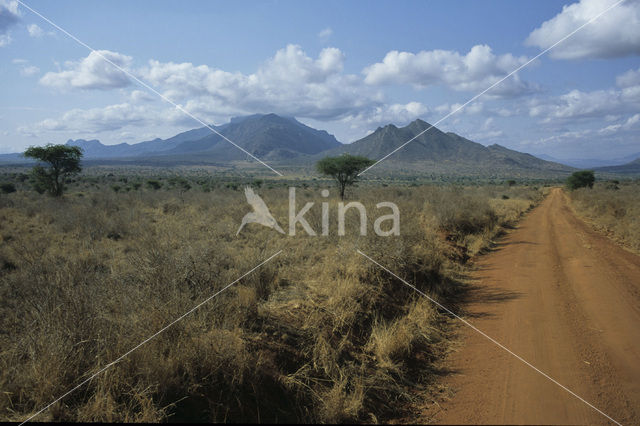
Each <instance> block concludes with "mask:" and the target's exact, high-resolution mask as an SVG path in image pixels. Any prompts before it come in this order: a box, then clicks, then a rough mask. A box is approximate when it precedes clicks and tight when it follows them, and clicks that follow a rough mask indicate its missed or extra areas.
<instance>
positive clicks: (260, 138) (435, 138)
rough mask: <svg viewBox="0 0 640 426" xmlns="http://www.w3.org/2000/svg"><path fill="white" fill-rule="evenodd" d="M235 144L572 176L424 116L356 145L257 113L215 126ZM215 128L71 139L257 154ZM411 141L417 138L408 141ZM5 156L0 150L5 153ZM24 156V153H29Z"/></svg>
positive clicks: (150, 150) (135, 153)
mask: <svg viewBox="0 0 640 426" xmlns="http://www.w3.org/2000/svg"><path fill="white" fill-rule="evenodd" d="M211 127H212V128H213V129H214V130H215V131H216V132H218V133H220V134H222V135H224V136H225V137H226V138H228V139H229V140H231V141H233V143H234V144H236V145H238V146H239V147H242V148H243V149H244V150H246V151H247V152H249V153H251V154H252V155H254V156H255V157H257V158H260V159H261V160H263V161H267V162H269V163H270V164H273V165H278V166H280V167H287V166H291V167H296V168H298V169H301V170H306V172H305V173H308V172H310V171H312V170H313V169H314V165H315V162H316V161H317V160H319V159H320V158H323V157H326V156H332V155H340V154H343V153H349V154H353V155H363V156H366V157H368V158H371V159H373V160H378V159H381V158H384V157H385V156H387V155H388V154H390V153H391V152H394V150H396V149H397V148H399V147H401V146H402V149H398V150H397V152H394V154H392V155H390V156H389V157H388V158H386V159H385V161H383V162H381V163H380V165H379V166H376V170H378V169H379V170H381V171H386V172H389V171H391V172H397V173H404V172H408V173H414V174H429V173H436V174H451V175H477V174H483V175H495V174H496V173H502V174H509V175H513V176H520V175H522V176H525V175H533V174H537V175H540V174H550V175H566V174H568V173H569V172H571V171H573V170H575V169H574V168H572V167H569V166H566V165H563V164H559V163H555V162H549V161H545V160H543V159H540V158H538V157H535V156H533V155H531V154H527V153H522V152H518V151H515V150H511V149H509V148H506V147H504V146H501V145H497V144H494V145H490V146H484V145H482V144H480V143H477V142H474V141H471V140H469V139H467V138H465V137H463V136H460V135H457V134H455V133H453V132H448V133H445V132H443V131H441V130H440V129H438V128H436V127H432V126H431V125H430V124H429V123H427V122H426V121H424V120H421V119H417V120H414V121H412V122H411V123H409V124H407V125H406V126H404V127H398V126H396V125H395V124H387V125H385V126H381V127H378V128H377V129H376V130H375V131H374V132H373V133H371V134H369V135H367V136H365V137H363V138H361V139H359V140H357V141H355V142H352V143H350V144H341V143H340V142H339V141H338V140H337V139H336V138H335V137H334V136H333V135H331V134H329V133H327V132H326V131H324V130H317V129H313V128H311V127H309V126H307V125H305V124H303V123H301V122H299V121H298V120H296V119H295V118H294V117H283V116H279V115H276V114H254V115H249V116H242V117H234V118H232V119H231V120H230V121H229V122H228V123H225V124H222V125H220V126H211ZM216 132H213V131H212V130H211V129H209V128H208V127H201V128H196V129H191V130H188V131H185V132H182V133H178V134H177V135H175V136H172V137H170V138H167V139H160V138H156V139H152V140H148V141H143V142H140V143H136V144H127V143H121V144H117V145H104V144H102V143H101V142H100V141H98V140H96V139H91V140H84V139H77V140H71V139H70V140H69V141H67V144H68V145H78V146H80V147H81V148H83V150H84V151H85V158H84V160H85V161H88V162H89V163H90V164H100V162H104V163H106V162H108V163H109V164H118V163H122V164H145V165H153V164H157V165H158V166H165V167H166V166H172V165H207V164H208V165H216V166H224V165H228V166H229V167H233V166H234V165H235V164H244V163H246V161H247V160H250V161H253V160H252V159H251V158H250V156H249V155H247V154H246V153H245V152H243V151H242V150H240V149H238V147H236V146H234V145H233V144H232V143H229V142H228V141H225V140H224V138H223V137H222V136H221V135H220V134H218V133H216ZM408 141H411V142H409V143H407V142H408ZM1 158H2V156H0V159H1ZM23 162H24V159H23Z"/></svg>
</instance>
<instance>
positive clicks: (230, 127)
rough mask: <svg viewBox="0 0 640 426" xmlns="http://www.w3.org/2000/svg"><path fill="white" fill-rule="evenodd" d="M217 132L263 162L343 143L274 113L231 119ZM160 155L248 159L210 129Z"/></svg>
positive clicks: (329, 147)
mask: <svg viewBox="0 0 640 426" xmlns="http://www.w3.org/2000/svg"><path fill="white" fill-rule="evenodd" d="M219 132H220V133H221V134H222V135H224V136H225V137H226V138H228V139H229V140H231V141H233V142H234V143H235V144H237V145H238V146H240V147H242V148H243V149H244V150H246V151H248V152H250V153H251V154H253V155H255V156H256V157H258V158H260V159H261V160H265V161H266V160H276V161H277V160H287V159H290V158H294V157H298V156H300V155H313V154H317V153H319V152H322V151H326V150H328V149H331V148H336V147H339V146H341V145H342V144H341V143H340V142H338V141H337V140H336V138H335V137H334V136H333V135H330V134H329V133H327V132H326V131H324V130H316V129H313V128H311V127H309V126H306V125H304V124H302V123H300V122H299V121H298V120H296V119H295V118H293V117H281V116H278V115H276V114H266V115H261V114H258V115H252V116H248V117H242V118H240V119H235V120H231V122H230V123H228V124H227V125H225V126H224V128H221V129H220V130H219ZM161 154H162V155H170V156H172V157H174V158H177V159H180V158H189V157H193V155H194V154H197V155H198V157H200V158H202V157H208V158H215V159H217V160H218V161H221V160H222V161H239V160H244V159H246V158H247V155H246V154H245V153H244V152H242V151H241V150H239V149H238V148H237V147H235V146H233V144H231V143H230V142H228V141H226V140H224V139H223V138H222V137H221V136H220V135H218V134H215V133H212V132H209V134H208V135H207V136H205V137H203V138H201V139H196V140H190V141H185V142H183V143H181V144H179V145H177V146H176V147H175V148H173V149H171V150H168V151H165V152H162V153H161Z"/></svg>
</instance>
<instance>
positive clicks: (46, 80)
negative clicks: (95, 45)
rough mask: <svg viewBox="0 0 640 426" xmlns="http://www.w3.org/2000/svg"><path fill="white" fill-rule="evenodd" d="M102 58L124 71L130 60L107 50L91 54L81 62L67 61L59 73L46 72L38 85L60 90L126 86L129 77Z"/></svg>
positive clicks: (102, 88)
mask: <svg viewBox="0 0 640 426" xmlns="http://www.w3.org/2000/svg"><path fill="white" fill-rule="evenodd" d="M103 57H104V58H106V59H108V60H109V61H111V62H113V63H114V64H116V65H118V66H120V67H122V68H124V69H126V68H127V67H129V65H130V64H131V60H132V58H131V57H130V56H126V55H123V54H121V53H117V52H111V51H109V50H100V51H95V52H91V53H90V54H89V56H87V57H86V58H84V59H82V60H81V61H76V62H73V61H68V62H66V63H65V67H66V68H67V69H66V70H64V71H60V72H48V73H46V74H45V75H44V76H43V77H42V78H41V79H40V84H42V85H44V86H49V87H54V88H56V89H61V90H69V89H98V90H106V89H114V88H120V87H125V86H128V85H129V84H130V83H131V81H130V80H129V77H128V76H127V75H126V74H125V73H124V72H122V71H120V70H119V69H117V68H116V67H114V66H113V65H112V64H110V63H109V62H107V61H105V60H104V59H103Z"/></svg>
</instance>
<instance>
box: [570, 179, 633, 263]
mask: <svg viewBox="0 0 640 426" xmlns="http://www.w3.org/2000/svg"><path fill="white" fill-rule="evenodd" d="M568 194H569V197H570V199H571V201H572V206H573V209H574V211H575V212H576V213H578V215H580V216H582V217H583V218H585V219H586V220H587V221H588V222H590V223H591V224H593V225H594V226H595V227H596V228H597V229H599V230H600V231H603V232H604V233H606V234H608V235H609V236H611V237H613V238H614V239H616V240H618V241H619V242H620V243H622V244H623V245H625V246H627V247H629V248H631V249H632V250H634V251H636V252H640V183H638V182H637V181H636V182H623V183H620V184H616V183H613V182H598V183H596V184H595V186H594V187H593V189H589V188H581V189H577V190H575V191H571V192H568Z"/></svg>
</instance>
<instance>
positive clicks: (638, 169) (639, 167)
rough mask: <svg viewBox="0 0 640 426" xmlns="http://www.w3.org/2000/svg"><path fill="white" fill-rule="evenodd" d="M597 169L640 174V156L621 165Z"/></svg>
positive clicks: (598, 169) (615, 172)
mask: <svg viewBox="0 0 640 426" xmlns="http://www.w3.org/2000/svg"><path fill="white" fill-rule="evenodd" d="M595 171H596V172H606V173H614V174H640V157H638V158H636V159H635V160H633V161H631V162H629V163H626V164H622V165H620V166H609V167H598V168H596V169H595Z"/></svg>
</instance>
